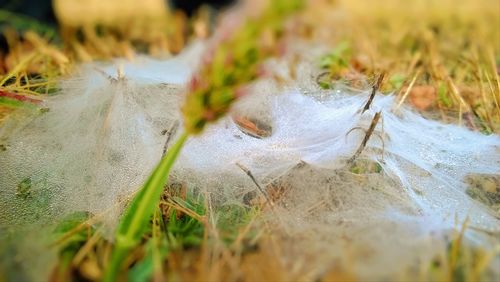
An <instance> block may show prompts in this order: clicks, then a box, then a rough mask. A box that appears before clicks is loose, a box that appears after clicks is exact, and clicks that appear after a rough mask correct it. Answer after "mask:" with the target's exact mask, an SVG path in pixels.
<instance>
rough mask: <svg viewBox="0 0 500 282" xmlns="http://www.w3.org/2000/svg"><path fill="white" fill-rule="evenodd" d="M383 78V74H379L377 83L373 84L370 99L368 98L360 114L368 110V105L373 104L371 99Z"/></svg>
mask: <svg viewBox="0 0 500 282" xmlns="http://www.w3.org/2000/svg"><path fill="white" fill-rule="evenodd" d="M384 77H385V72H383V73H382V74H380V75H379V76H378V79H377V83H375V85H373V87H372V93H370V97H369V98H368V101H367V102H366V104H365V106H364V107H363V110H362V111H361V113H364V112H365V111H367V110H368V109H370V105H371V104H372V102H373V98H375V94H376V93H377V91H378V90H379V89H380V86H381V85H382V81H383V80H384Z"/></svg>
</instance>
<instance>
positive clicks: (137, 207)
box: [103, 133, 188, 281]
mask: <svg viewBox="0 0 500 282" xmlns="http://www.w3.org/2000/svg"><path fill="white" fill-rule="evenodd" d="M187 137H188V134H187V133H183V134H182V135H181V137H180V138H179V139H178V140H177V142H176V143H175V144H174V145H173V146H172V147H171V148H170V150H169V151H168V152H167V154H166V155H165V157H164V158H163V159H162V160H161V161H160V163H159V164H158V166H157V167H156V168H155V170H154V171H153V173H152V174H151V176H150V177H149V178H148V180H147V181H146V183H145V184H144V186H143V187H142V188H141V190H140V191H139V193H138V194H137V195H136V196H135V197H134V199H133V200H132V202H131V203H130V204H129V206H128V207H127V208H126V210H125V212H124V214H123V216H122V219H121V221H120V224H119V225H118V230H117V232H116V235H115V239H116V241H115V247H114V250H113V253H112V254H111V261H110V264H109V265H108V267H107V269H106V272H105V274H104V279H103V281H116V280H117V279H116V278H117V276H118V272H119V271H120V267H121V265H122V262H123V260H124V259H125V257H126V256H127V254H128V252H129V251H130V250H131V249H132V248H134V247H135V246H136V245H137V244H138V243H139V242H140V239H141V237H142V235H143V233H144V231H145V230H146V226H147V223H148V221H149V219H150V217H151V215H153V213H154V210H155V209H156V207H157V202H158V199H159V198H160V196H161V193H162V192H163V188H164V186H165V184H166V183H167V181H168V175H169V172H170V169H171V168H172V166H173V164H174V161H175V159H176V158H177V156H178V155H179V153H180V151H181V149H182V147H183V145H184V143H185V142H186V140H187Z"/></svg>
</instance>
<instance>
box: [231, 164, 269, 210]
mask: <svg viewBox="0 0 500 282" xmlns="http://www.w3.org/2000/svg"><path fill="white" fill-rule="evenodd" d="M236 165H237V166H238V167H239V168H240V169H241V170H243V171H244V172H245V173H246V174H247V175H248V177H250V179H252V181H253V183H254V184H255V186H257V188H259V191H260V192H261V193H262V195H264V197H265V198H266V201H267V202H269V204H270V205H271V206H274V203H273V202H272V201H271V199H270V198H269V196H268V195H267V193H266V191H265V190H264V189H263V188H262V186H260V184H259V183H258V182H257V180H256V179H255V177H254V176H253V174H252V172H251V171H250V170H249V169H248V168H246V167H244V166H243V165H242V164H240V163H236Z"/></svg>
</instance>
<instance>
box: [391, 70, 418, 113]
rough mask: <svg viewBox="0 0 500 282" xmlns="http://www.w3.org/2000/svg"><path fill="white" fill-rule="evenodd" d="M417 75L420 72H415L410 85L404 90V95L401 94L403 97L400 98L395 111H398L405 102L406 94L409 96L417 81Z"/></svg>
mask: <svg viewBox="0 0 500 282" xmlns="http://www.w3.org/2000/svg"><path fill="white" fill-rule="evenodd" d="M419 75H420V70H417V73H416V74H415V76H414V77H413V79H412V80H411V82H410V85H409V86H408V88H406V91H405V94H403V97H401V100H399V103H398V105H397V106H396V111H397V110H398V109H399V107H401V105H402V104H403V102H404V101H405V100H406V97H407V96H408V94H410V91H411V89H412V88H413V85H414V84H415V82H416V81H417V78H418V76H419Z"/></svg>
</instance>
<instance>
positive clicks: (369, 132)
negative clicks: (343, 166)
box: [348, 112, 382, 163]
mask: <svg viewBox="0 0 500 282" xmlns="http://www.w3.org/2000/svg"><path fill="white" fill-rule="evenodd" d="M381 115H382V113H381V112H377V113H376V114H375V116H373V119H372V122H371V124H370V127H369V128H368V130H366V134H365V138H363V141H362V142H361V144H360V145H359V148H358V150H357V151H356V153H354V155H353V156H352V157H351V158H350V159H349V161H348V163H352V162H354V160H356V158H358V157H359V155H361V152H363V150H364V149H365V147H366V144H367V143H368V140H369V139H370V137H371V136H372V134H373V131H374V130H375V127H376V126H377V123H378V121H379V120H380V116H381Z"/></svg>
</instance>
